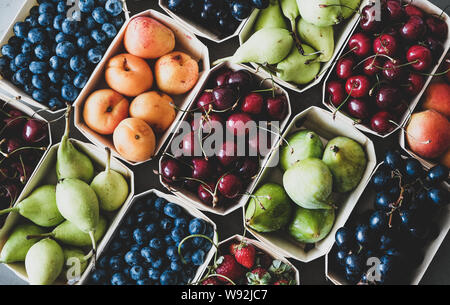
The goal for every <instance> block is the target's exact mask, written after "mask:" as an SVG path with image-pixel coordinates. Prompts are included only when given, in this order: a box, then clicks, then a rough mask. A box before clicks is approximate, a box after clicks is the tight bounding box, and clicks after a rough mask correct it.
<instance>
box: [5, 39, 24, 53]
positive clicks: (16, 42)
mask: <svg viewBox="0 0 450 305" xmlns="http://www.w3.org/2000/svg"><path fill="white" fill-rule="evenodd" d="M23 42H24V40H23V39H21V38H19V37H17V36H12V37H11V38H10V39H8V44H9V45H10V46H12V47H13V48H14V49H16V50H18V49H20V47H21V46H22V43H23Z"/></svg>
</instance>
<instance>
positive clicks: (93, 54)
mask: <svg viewBox="0 0 450 305" xmlns="http://www.w3.org/2000/svg"><path fill="white" fill-rule="evenodd" d="M102 57H103V52H102V50H101V49H100V48H99V47H98V46H97V47H95V48H93V49H90V50H89V51H88V55H87V58H88V60H89V61H90V62H91V63H93V64H98V63H99V62H100V61H101V60H102Z"/></svg>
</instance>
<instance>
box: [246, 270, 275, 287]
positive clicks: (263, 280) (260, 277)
mask: <svg viewBox="0 0 450 305" xmlns="http://www.w3.org/2000/svg"><path fill="white" fill-rule="evenodd" d="M271 278H272V276H271V275H270V273H269V272H267V270H266V269H264V268H261V267H258V268H255V269H253V270H252V271H251V272H248V273H247V282H248V284H249V285H269V284H270V280H271Z"/></svg>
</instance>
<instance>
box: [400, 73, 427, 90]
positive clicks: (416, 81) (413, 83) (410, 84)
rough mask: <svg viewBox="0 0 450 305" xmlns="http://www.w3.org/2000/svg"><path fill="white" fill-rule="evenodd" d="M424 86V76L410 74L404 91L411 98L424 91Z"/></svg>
mask: <svg viewBox="0 0 450 305" xmlns="http://www.w3.org/2000/svg"><path fill="white" fill-rule="evenodd" d="M424 85H425V78H424V77H423V76H422V75H420V74H417V73H414V72H410V73H409V74H408V78H407V84H406V86H405V87H404V91H405V92H406V93H408V94H409V95H410V96H416V95H417V94H419V93H420V91H422V88H423V86H424Z"/></svg>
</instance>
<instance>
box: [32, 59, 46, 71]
mask: <svg viewBox="0 0 450 305" xmlns="http://www.w3.org/2000/svg"><path fill="white" fill-rule="evenodd" d="M29 69H30V71H31V73H33V74H44V73H47V72H48V64H47V63H46V62H43V61H32V62H31V63H30V66H29Z"/></svg>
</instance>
